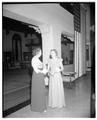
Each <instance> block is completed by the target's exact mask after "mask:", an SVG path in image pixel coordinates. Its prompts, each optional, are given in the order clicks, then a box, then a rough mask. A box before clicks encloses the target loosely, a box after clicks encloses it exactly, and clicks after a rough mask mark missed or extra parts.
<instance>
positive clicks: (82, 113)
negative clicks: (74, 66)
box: [7, 73, 91, 118]
mask: <svg viewBox="0 0 97 120" xmlns="http://www.w3.org/2000/svg"><path fill="white" fill-rule="evenodd" d="M90 78H91V77H90V74H89V73H88V74H87V75H85V76H83V77H81V78H79V79H78V80H76V87H75V88H73V89H68V88H66V87H65V88H64V91H65V99H66V107H65V108H61V109H52V108H49V107H48V109H47V112H46V113H37V112H32V111H31V110H30V105H28V106H26V107H24V108H22V109H20V110H18V111H16V112H14V113H12V114H10V115H9V116H7V118H40V117H44V118H46V117H66V118H89V117H90Z"/></svg>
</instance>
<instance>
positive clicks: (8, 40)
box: [3, 29, 39, 53]
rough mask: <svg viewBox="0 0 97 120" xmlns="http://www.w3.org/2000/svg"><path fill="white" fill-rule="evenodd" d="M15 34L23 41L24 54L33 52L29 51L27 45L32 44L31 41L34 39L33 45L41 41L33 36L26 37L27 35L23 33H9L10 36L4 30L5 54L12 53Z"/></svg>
mask: <svg viewBox="0 0 97 120" xmlns="http://www.w3.org/2000/svg"><path fill="white" fill-rule="evenodd" d="M14 34H19V35H20V36H21V40H22V53H23V52H31V51H29V48H28V47H26V44H30V43H31V42H30V40H29V39H33V43H37V42H38V41H39V39H38V37H37V36H36V35H35V34H33V35H32V36H31V34H27V37H25V34H24V33H22V32H17V31H12V30H10V31H9V34H6V30H5V29H4V30H3V52H12V37H13V35H14Z"/></svg>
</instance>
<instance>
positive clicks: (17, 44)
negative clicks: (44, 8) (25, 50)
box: [12, 34, 22, 62]
mask: <svg viewBox="0 0 97 120" xmlns="http://www.w3.org/2000/svg"><path fill="white" fill-rule="evenodd" d="M12 51H13V56H14V62H19V61H21V60H22V43H21V36H20V35H19V34H14V35H13V37H12Z"/></svg>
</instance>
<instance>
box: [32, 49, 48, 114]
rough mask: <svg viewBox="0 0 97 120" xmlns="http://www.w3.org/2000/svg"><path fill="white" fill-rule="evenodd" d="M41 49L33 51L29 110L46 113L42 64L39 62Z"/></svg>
mask: <svg viewBox="0 0 97 120" xmlns="http://www.w3.org/2000/svg"><path fill="white" fill-rule="evenodd" d="M40 57H41V49H40V48H36V49H35V50H34V57H33V58H32V61H31V65H32V67H33V74H32V86H31V110H32V111H36V112H45V111H46V96H45V83H44V74H45V72H44V70H43V63H42V62H41V61H40V59H39V58H40Z"/></svg>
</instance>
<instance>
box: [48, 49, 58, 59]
mask: <svg viewBox="0 0 97 120" xmlns="http://www.w3.org/2000/svg"><path fill="white" fill-rule="evenodd" d="M52 51H54V52H55V53H56V56H58V52H57V50H56V49H51V50H50V52H52ZM50 58H51V59H52V56H51V55H50Z"/></svg>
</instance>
